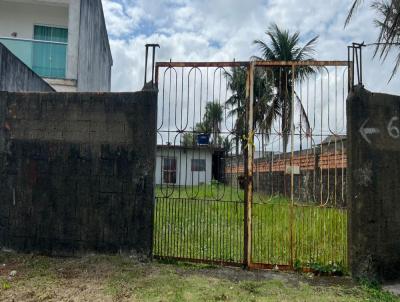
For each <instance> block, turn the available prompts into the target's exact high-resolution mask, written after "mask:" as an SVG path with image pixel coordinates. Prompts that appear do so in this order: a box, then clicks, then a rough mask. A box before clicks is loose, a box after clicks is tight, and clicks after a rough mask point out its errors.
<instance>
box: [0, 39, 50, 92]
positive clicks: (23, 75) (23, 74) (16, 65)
mask: <svg viewBox="0 0 400 302" xmlns="http://www.w3.org/2000/svg"><path fill="white" fill-rule="evenodd" d="M0 91H10V92H22V91H35V92H50V91H54V89H53V88H52V87H51V86H50V85H49V84H47V83H46V82H45V81H44V80H43V79H42V78H41V77H39V76H38V75H37V74H36V73H34V72H33V71H32V70H31V69H30V68H28V66H26V65H25V64H24V63H23V62H22V61H21V60H20V59H18V58H17V57H16V56H14V55H13V54H12V53H11V52H10V51H9V50H8V49H7V48H6V47H5V46H4V45H3V44H1V43H0Z"/></svg>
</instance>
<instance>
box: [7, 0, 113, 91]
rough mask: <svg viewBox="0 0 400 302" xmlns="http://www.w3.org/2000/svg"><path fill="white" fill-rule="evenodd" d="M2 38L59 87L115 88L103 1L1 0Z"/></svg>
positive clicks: (57, 88)
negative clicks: (112, 79) (112, 81)
mask: <svg viewBox="0 0 400 302" xmlns="http://www.w3.org/2000/svg"><path fill="white" fill-rule="evenodd" d="M0 43H2V44H3V45H4V46H5V47H6V48H8V50H10V51H11V52H12V53H13V54H14V55H15V56H16V57H18V58H19V59H20V60H21V61H22V62H23V63H25V65H26V66H27V67H29V68H30V69H32V70H33V71H34V72H35V73H36V74H38V75H39V76H40V77H42V78H43V79H44V80H45V81H46V82H47V83H49V84H50V85H51V86H52V87H53V88H54V89H55V90H56V91H78V92H84V91H94V92H97V91H110V86H111V67H112V64H113V60H112V56H111V51H110V45H109V41H108V35H107V29H106V25H105V20H104V15H103V7H102V4H101V0H0Z"/></svg>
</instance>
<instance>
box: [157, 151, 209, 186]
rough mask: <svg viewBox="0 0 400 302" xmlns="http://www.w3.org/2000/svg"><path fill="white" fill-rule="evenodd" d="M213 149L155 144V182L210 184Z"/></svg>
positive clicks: (189, 184) (158, 183) (182, 184)
mask: <svg viewBox="0 0 400 302" xmlns="http://www.w3.org/2000/svg"><path fill="white" fill-rule="evenodd" d="M214 151H215V149H214V148H211V147H209V146H196V147H192V148H191V147H184V146H164V145H163V146H161V145H159V146H157V162H156V184H157V185H161V184H171V185H172V184H174V185H179V186H185V185H186V186H197V185H199V184H210V183H211V180H212V175H213V164H212V163H213V154H214Z"/></svg>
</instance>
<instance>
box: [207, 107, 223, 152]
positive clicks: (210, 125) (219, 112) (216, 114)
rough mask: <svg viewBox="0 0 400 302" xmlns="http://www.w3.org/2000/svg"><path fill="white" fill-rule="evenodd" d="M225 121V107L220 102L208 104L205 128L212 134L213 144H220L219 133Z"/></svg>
mask: <svg viewBox="0 0 400 302" xmlns="http://www.w3.org/2000/svg"><path fill="white" fill-rule="evenodd" d="M222 120H223V107H222V105H221V104H219V102H208V103H207V104H206V107H205V112H204V117H203V122H202V124H203V126H204V128H205V129H207V130H208V131H207V132H209V133H211V134H212V137H213V139H212V142H213V144H214V145H217V144H218V137H219V133H220V132H221V123H222Z"/></svg>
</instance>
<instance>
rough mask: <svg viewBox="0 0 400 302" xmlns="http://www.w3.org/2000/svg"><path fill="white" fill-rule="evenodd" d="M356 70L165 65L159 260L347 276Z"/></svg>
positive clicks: (160, 71)
mask: <svg viewBox="0 0 400 302" xmlns="http://www.w3.org/2000/svg"><path fill="white" fill-rule="evenodd" d="M351 67H352V66H351V65H350V66H349V65H348V62H347V61H304V62H270V61H255V62H215V63H211V62H197V63H194V62H192V63H189V62H185V63H182V62H159V63H157V64H156V66H155V82H156V84H157V86H158V89H159V98H158V138H157V164H156V202H155V215H154V242H153V254H154V256H155V257H156V258H173V259H178V260H189V261H195V262H207V263H219V264H229V265H245V266H246V267H249V268H279V269H300V268H303V269H318V268H321V267H329V266H331V267H338V268H339V269H346V267H347V210H346V201H345V194H346V192H345V179H346V120H345V118H346V114H345V100H346V98H347V92H348V85H349V84H348V83H350V82H351V81H350V80H349V76H350V75H351V72H348V71H349V69H350V68H351Z"/></svg>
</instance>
